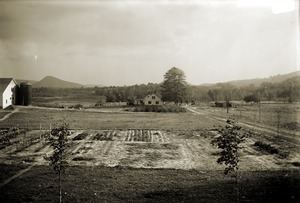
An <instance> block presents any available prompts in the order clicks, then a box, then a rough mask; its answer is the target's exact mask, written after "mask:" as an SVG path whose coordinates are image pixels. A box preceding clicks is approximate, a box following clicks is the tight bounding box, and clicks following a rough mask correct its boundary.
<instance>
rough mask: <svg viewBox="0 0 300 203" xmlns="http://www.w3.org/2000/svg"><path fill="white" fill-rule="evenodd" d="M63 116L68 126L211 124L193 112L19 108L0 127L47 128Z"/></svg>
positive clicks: (194, 126)
mask: <svg viewBox="0 0 300 203" xmlns="http://www.w3.org/2000/svg"><path fill="white" fill-rule="evenodd" d="M62 119H66V121H67V122H68V123H69V124H70V127H71V128H75V129H78V128H80V129H81V128H83V129H115V128H117V129H127V128H145V129H149V128H150V129H203V128H211V127H213V125H214V123H213V122H212V121H211V122H210V121H209V120H207V119H203V118H202V119H201V118H199V116H197V115H194V114H192V113H180V114H177V113H148V112H118V113H116V112H112V113H111V112H107V113H103V112H100V113H99V112H91V111H84V110H81V111H80V110H78V111H72V110H59V109H32V108H22V109H21V110H20V111H19V112H17V113H15V114H13V115H12V116H11V117H10V118H9V119H7V120H5V121H3V122H1V123H0V128H3V127H11V126H19V127H21V128H29V129H39V128H40V125H41V126H42V128H47V129H49V126H50V123H51V124H54V123H55V122H57V121H60V120H62Z"/></svg>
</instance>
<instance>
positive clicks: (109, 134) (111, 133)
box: [92, 131, 116, 141]
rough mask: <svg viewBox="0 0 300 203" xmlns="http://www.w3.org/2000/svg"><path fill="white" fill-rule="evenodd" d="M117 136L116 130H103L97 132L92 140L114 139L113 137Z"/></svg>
mask: <svg viewBox="0 0 300 203" xmlns="http://www.w3.org/2000/svg"><path fill="white" fill-rule="evenodd" d="M114 136H116V131H103V132H99V133H96V134H95V135H94V136H93V138H92V140H98V141H113V137H114Z"/></svg>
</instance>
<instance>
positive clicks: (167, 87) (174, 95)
mask: <svg viewBox="0 0 300 203" xmlns="http://www.w3.org/2000/svg"><path fill="white" fill-rule="evenodd" d="M161 87H162V90H161V95H162V100H163V101H170V102H175V103H176V104H177V103H183V102H185V101H186V98H187V83H186V81H185V75H184V72H183V71H182V70H181V69H179V68H176V67H173V68H171V69H170V70H168V72H167V73H166V74H165V75H164V81H163V84H162V86H161Z"/></svg>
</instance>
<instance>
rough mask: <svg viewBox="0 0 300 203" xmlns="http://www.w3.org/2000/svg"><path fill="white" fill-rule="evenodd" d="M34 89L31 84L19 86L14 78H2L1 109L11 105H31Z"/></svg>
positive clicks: (0, 88)
mask: <svg viewBox="0 0 300 203" xmlns="http://www.w3.org/2000/svg"><path fill="white" fill-rule="evenodd" d="M31 98H32V87H31V84H30V83H27V82H21V83H20V84H18V83H17V82H16V80H14V79H13V78H0V108H2V109H6V108H7V107H9V106H11V105H24V106H28V105H31Z"/></svg>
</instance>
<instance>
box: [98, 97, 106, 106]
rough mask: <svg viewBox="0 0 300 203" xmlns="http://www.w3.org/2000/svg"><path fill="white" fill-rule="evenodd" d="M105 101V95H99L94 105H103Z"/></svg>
mask: <svg viewBox="0 0 300 203" xmlns="http://www.w3.org/2000/svg"><path fill="white" fill-rule="evenodd" d="M105 103H106V96H100V97H99V99H98V101H97V103H96V104H95V106H96V107H97V106H103V105H104V104H105Z"/></svg>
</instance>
